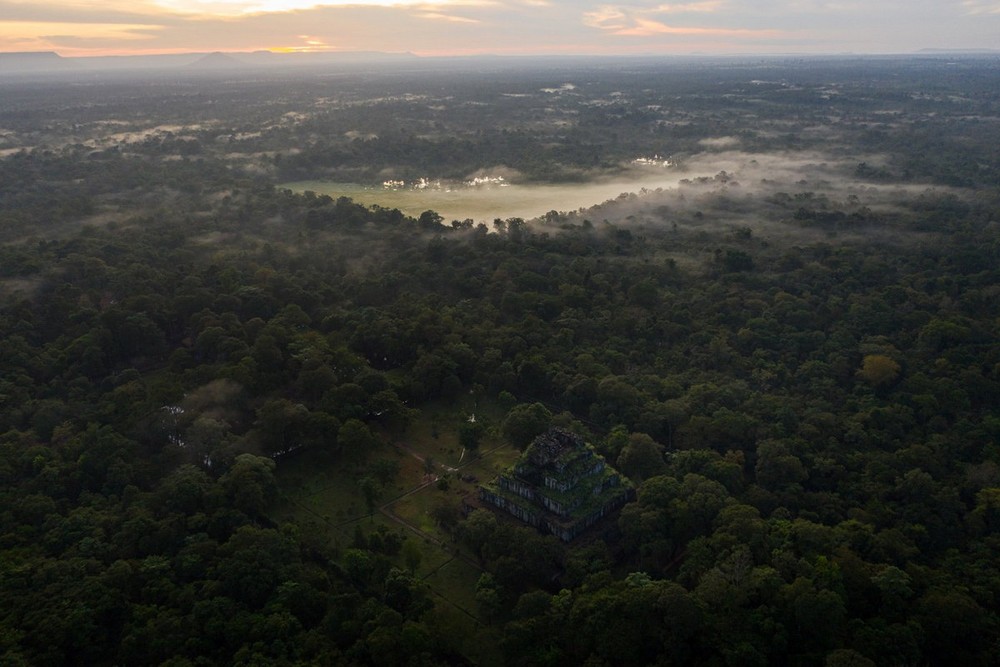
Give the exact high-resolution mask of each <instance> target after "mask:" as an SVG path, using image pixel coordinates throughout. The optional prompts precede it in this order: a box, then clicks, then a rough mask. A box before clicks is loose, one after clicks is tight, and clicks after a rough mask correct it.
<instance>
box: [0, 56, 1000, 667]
mask: <svg viewBox="0 0 1000 667" xmlns="http://www.w3.org/2000/svg"><path fill="white" fill-rule="evenodd" d="M615 67H619V69H618V70H616V69H615ZM997 67H998V65H997V63H996V61H995V60H992V59H988V58H986V59H964V60H960V61H959V62H958V63H957V64H956V65H955V66H946V65H945V64H944V62H943V61H941V60H937V59H927V60H926V61H923V60H920V59H915V60H905V61H901V62H899V61H892V62H885V61H880V60H876V61H874V62H855V61H853V60H836V59H834V60H830V61H815V62H811V63H808V64H806V65H803V64H802V63H799V62H785V61H774V62H768V63H764V64H759V63H757V64H755V63H744V62H742V61H734V62H732V63H730V64H729V66H728V67H722V66H717V65H713V66H708V65H699V66H695V65H688V66H681V65H676V64H675V65H673V66H668V65H666V64H664V63H649V62H646V63H640V64H635V63H629V64H628V66H627V67H626V66H624V65H620V64H618V65H616V64H614V63H612V64H607V63H605V64H604V65H603V66H601V67H585V66H584V65H582V64H581V65H580V66H579V67H575V68H573V67H571V68H568V69H557V68H552V69H545V70H542V71H539V72H534V73H526V72H519V71H515V70H511V71H501V72H493V73H490V74H489V75H484V77H480V78H476V77H475V76H473V75H471V74H468V75H461V76H460V75H458V74H455V76H454V77H453V78H451V79H449V78H447V77H445V76H444V75H443V74H439V73H425V74H423V75H419V76H415V77H411V78H408V79H407V78H405V77H402V76H401V75H398V74H393V73H388V72H381V73H378V74H377V75H375V76H374V79H373V82H371V83H365V81H364V78H363V77H360V76H359V77H353V76H347V75H345V76H343V77H342V78H340V79H337V82H336V86H334V85H333V84H332V83H331V81H332V80H333V79H335V78H336V77H332V78H320V79H319V80H302V81H297V80H291V81H257V82H253V81H241V80H238V79H231V80H225V81H220V82H217V83H216V84H214V86H213V87H209V86H208V85H206V84H205V83H204V82H202V83H200V84H199V83H193V82H191V81H183V80H181V81H177V82H173V83H169V82H164V83H163V85H162V90H155V89H154V87H138V86H137V84H135V83H131V84H127V85H126V83H123V82H121V81H118V80H109V81H100V80H98V81H96V82H93V83H91V84H89V85H88V86H83V87H82V88H73V89H69V90H61V89H60V88H59V86H57V85H56V84H54V83H53V84H49V83H45V82H41V83H38V84H35V85H29V84H24V83H17V82H4V81H0V89H2V92H3V94H0V100H2V101H0V127H3V128H5V131H4V133H3V134H2V135H0V141H2V142H4V143H2V144H0V156H2V157H0V234H2V237H3V239H4V241H5V242H4V244H3V245H2V246H0V295H2V305H0V339H2V344H0V359H2V361H0V364H2V368H3V369H4V372H3V374H2V376H0V397H2V400H0V499H2V502H0V568H2V570H0V571H2V573H3V574H2V577H0V661H2V662H3V663H4V664H11V665H73V664H80V665H116V664H168V665H174V666H177V667H180V666H182V665H213V664H219V665H225V664H248V665H249V664H277V665H317V664H370V665H397V664H398V665H434V664H441V665H444V664H448V665H450V664H510V665H579V664H589V665H637V664H666V663H680V664H704V665H747V664H755V665H765V664H810V665H811V664H816V665H821V664H826V665H843V664H858V665H867V664H876V665H898V664H913V665H918V664H920V665H923V664H926V665H933V664H950V663H955V664H966V665H990V664H995V661H996V655H998V653H1000V645H998V639H997V638H998V637H1000V616H998V611H1000V608H998V600H1000V562H998V560H997V558H996V553H997V550H998V549H1000V444H998V443H1000V406H998V402H997V396H1000V339H998V326H997V324H998V322H1000V298H997V297H998V295H1000V227H998V224H997V215H998V213H997V211H998V210H1000V208H998V204H1000V188H998V186H997V183H998V182H1000V180H998V179H997V178H995V177H996V175H997V174H998V173H1000V171H998V170H1000V160H998V155H997V153H996V151H997V148H996V147H997V146H1000V142H998V141H991V140H990V138H991V137H994V138H995V137H996V136H997V135H998V134H1000V125H998V123H997V121H996V120H995V119H996V118H997V117H1000V110H998V106H1000V97H998V93H997V91H996V90H995V86H992V85H988V84H989V82H991V81H995V78H994V77H995V75H996V72H997ZM567 80H572V81H576V82H579V85H577V86H576V88H574V89H572V90H570V89H566V90H569V91H570V92H563V93H558V94H556V93H551V92H539V90H540V89H541V88H542V87H545V88H553V89H558V87H557V86H556V84H559V83H561V82H563V81H567ZM484 82H485V83H484ZM588 82H589V83H588ZM890 84H891V85H890ZM8 93H9V94H8ZM175 98H176V100H175V104H173V105H171V104H165V103H164V100H165V99H171V100H173V99H175ZM98 101H101V102H100V104H98ZM438 107H443V108H438ZM296 113H298V114H301V115H295V114H296ZM70 117H72V118H75V119H76V120H75V124H74V123H69V121H68V120H67V119H68V118H70ZM123 124H124V125H123ZM176 125H186V126H187V127H183V128H180V129H178V128H177V127H175V126H176ZM109 127H112V128H114V129H116V132H113V133H112V132H109V131H108V128H109ZM164 127H173V128H174V129H167V130H164V129H163V128H164ZM157 128H159V129H157ZM140 130H148V132H147V133H146V134H141V135H140V136H138V137H137V136H132V134H130V136H129V137H128V138H125V137H122V136H112V135H119V134H125V133H135V132H139V131H140ZM351 133H353V134H351ZM369 135H374V136H377V139H375V138H372V137H371V136H369ZM291 149H295V150H291ZM646 153H649V154H652V153H659V154H662V155H671V156H673V158H674V160H675V166H674V167H672V168H675V169H678V170H680V171H679V172H678V173H679V176H680V177H681V178H679V179H678V181H677V184H676V186H674V187H665V188H663V189H658V190H656V191H647V192H640V193H629V194H623V195H622V196H621V197H618V198H616V199H613V200H610V201H605V202H594V204H595V205H594V206H592V207H588V208H584V209H580V210H573V211H559V210H552V211H550V212H549V213H546V214H544V215H543V214H541V213H540V215H539V217H538V218H536V219H532V220H525V219H521V218H497V219H495V220H473V219H469V220H455V221H451V220H445V219H444V218H442V216H440V215H438V214H436V213H435V212H434V211H427V212H426V213H425V214H417V215H410V214H407V213H404V212H402V211H400V210H398V209H395V208H388V207H383V206H378V205H375V206H365V205H361V204H358V203H357V202H355V201H352V200H351V199H350V198H347V197H338V198H334V197H330V196H326V195H323V194H320V193H317V192H312V191H310V192H296V191H293V190H291V189H288V188H286V187H283V183H284V182H286V181H287V180H291V179H298V178H317V179H318V178H329V179H339V178H350V179H352V180H355V181H357V182H364V181H366V179H367V180H370V181H372V182H374V183H376V184H377V182H378V181H379V180H380V179H383V178H389V177H397V176H398V177H402V178H407V179H409V178H414V177H420V176H428V177H433V178H445V179H446V178H458V179H462V178H466V177H470V176H472V175H473V174H475V173H477V170H481V169H490V168H494V167H496V166H497V165H503V166H504V167H505V168H507V169H509V170H510V171H507V172H505V173H508V174H515V173H516V178H520V179H523V182H538V181H541V180H547V181H564V182H567V181H568V182H573V181H574V180H580V179H582V180H584V181H585V180H587V179H592V178H597V177H598V176H599V175H600V174H604V175H607V174H608V173H611V172H616V171H617V170H619V169H621V168H622V166H621V165H622V163H623V162H624V161H628V160H629V159H631V158H634V157H635V156H636V155H640V154H646ZM706 172H707V173H710V174H711V175H710V176H704V175H703V174H704V173H706ZM512 178H515V176H512ZM550 426H558V427H560V428H563V429H567V430H570V431H573V432H575V433H577V434H579V435H580V436H581V437H582V438H583V439H585V440H586V441H587V442H588V443H590V445H591V446H593V448H594V449H595V450H596V452H598V453H600V454H601V456H602V457H603V458H604V459H605V460H607V461H608V462H609V463H611V464H613V465H614V466H616V467H617V468H618V469H619V470H620V471H622V472H623V473H624V474H626V475H627V476H628V477H629V478H630V479H631V480H632V482H633V483H634V484H635V486H636V494H635V497H634V499H632V500H631V501H630V502H629V503H628V504H626V505H625V507H624V508H623V509H622V510H621V512H620V513H619V514H617V515H616V516H614V517H610V518H608V519H607V520H605V521H603V522H601V523H600V524H598V525H597V526H595V527H594V528H593V529H592V530H590V531H589V532H588V533H587V534H586V535H585V536H584V537H581V538H579V539H577V540H574V541H573V542H571V543H569V544H562V543H561V542H559V541H558V540H556V539H555V538H554V537H553V536H551V535H543V534H540V533H538V532H537V531H534V530H533V529H530V528H528V527H526V526H523V525H520V524H518V523H517V522H516V521H514V520H512V519H511V518H510V517H506V516H503V515H499V514H493V513H492V512H490V511H488V510H487V509H484V508H483V507H480V506H479V504H478V503H477V501H476V491H475V489H476V488H477V485H478V484H479V483H480V482H485V481H487V479H485V478H484V476H486V475H491V474H494V473H495V472H496V470H498V469H500V468H501V467H502V466H501V464H509V463H510V462H512V461H514V460H516V458H517V457H518V456H519V455H520V452H521V450H522V449H524V448H525V447H527V446H528V445H529V444H530V443H531V442H532V440H533V438H534V437H535V436H537V435H538V434H540V433H542V432H544V431H545V430H546V429H548V428H549V427H550ZM404 497H405V498H406V502H405V503H404V502H400V499H401V498H404ZM407 503H409V504H407ZM421 503H424V504H421ZM441 572H443V573H444V574H441Z"/></svg>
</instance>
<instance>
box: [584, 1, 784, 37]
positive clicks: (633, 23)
mask: <svg viewBox="0 0 1000 667" xmlns="http://www.w3.org/2000/svg"><path fill="white" fill-rule="evenodd" d="M727 4H728V3H727V2H725V0H706V1H704V2H689V3H679V4H660V5H656V6H654V7H645V8H644V7H637V6H628V7H626V6H623V5H603V6H600V7H598V8H596V9H595V10H593V11H589V12H585V13H584V14H583V24H584V25H586V26H589V27H591V28H597V29H599V30H603V31H606V32H608V33H610V34H612V35H617V36H623V37H652V36H655V35H684V36H702V37H705V36H718V37H755V36H756V37H773V36H776V35H778V34H780V32H781V31H779V30H774V29H766V28H742V27H738V28H734V27H729V26H727V25H705V24H703V23H699V24H697V25H684V24H681V23H675V22H673V21H672V22H671V23H666V22H665V21H663V20H660V18H659V17H661V16H667V15H669V16H675V17H676V18H677V19H678V20H683V19H684V16H685V15H688V14H698V15H700V14H716V13H718V12H720V11H722V10H724V9H725V8H726V6H727Z"/></svg>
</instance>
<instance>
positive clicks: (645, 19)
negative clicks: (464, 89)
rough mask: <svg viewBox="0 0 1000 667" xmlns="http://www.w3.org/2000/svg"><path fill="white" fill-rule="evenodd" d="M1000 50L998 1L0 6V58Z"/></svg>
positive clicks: (185, 0)
mask: <svg viewBox="0 0 1000 667" xmlns="http://www.w3.org/2000/svg"><path fill="white" fill-rule="evenodd" d="M922 48H938V49H1000V0H867V1H859V2H856V1H854V0H841V1H824V0H693V1H690V2H677V3H669V2H668V3H664V2H643V1H640V0H633V1H625V2H620V3H619V2H614V1H611V2H604V1H599V0H369V1H342V0H51V1H46V0H0V52H11V51H56V52H57V53H59V54H60V55H63V56H91V55H92V56H98V55H124V54H153V53H176V52H190V51H252V50H258V49H269V50H273V51H359V50H367V51H391V52H401V51H410V52H413V53H416V54H420V55H466V54H480V53H494V54H659V53H662V54H668V53H678V54H687V53H719V54H723V53H841V52H854V53H905V52H910V51H915V50H918V49H922Z"/></svg>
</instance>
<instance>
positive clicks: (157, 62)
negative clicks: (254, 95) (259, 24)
mask: <svg viewBox="0 0 1000 667" xmlns="http://www.w3.org/2000/svg"><path fill="white" fill-rule="evenodd" d="M418 60H419V57H418V56H415V55H413V54H412V53H385V52H382V51H336V52H323V53H275V52H273V51H253V52H229V53H225V52H222V51H215V52H211V53H197V52H195V53H170V54H159V55H140V56H92V57H80V58H63V57H62V56H60V55H59V54H57V53H54V52H31V53H27V52H26V53H0V73H2V72H15V73H16V72H24V73H30V72H62V71H90V72H93V71H112V70H147V71H152V70H159V71H161V72H169V71H188V72H199V71H202V72H216V71H233V72H236V71H239V70H247V69H251V68H253V69H263V68H269V69H271V68H300V67H326V66H336V65H359V64H365V63H392V62H415V61H418Z"/></svg>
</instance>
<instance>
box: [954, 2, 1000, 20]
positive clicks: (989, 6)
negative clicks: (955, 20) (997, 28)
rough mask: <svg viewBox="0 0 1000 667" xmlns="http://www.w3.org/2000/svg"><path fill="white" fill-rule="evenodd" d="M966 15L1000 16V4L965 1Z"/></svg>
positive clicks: (963, 4)
mask: <svg viewBox="0 0 1000 667" xmlns="http://www.w3.org/2000/svg"><path fill="white" fill-rule="evenodd" d="M962 6H963V7H965V10H966V13H968V14H971V15H973V16H976V15H981V14H1000V2H997V1H996V0H965V1H964V2H963V3H962Z"/></svg>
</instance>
